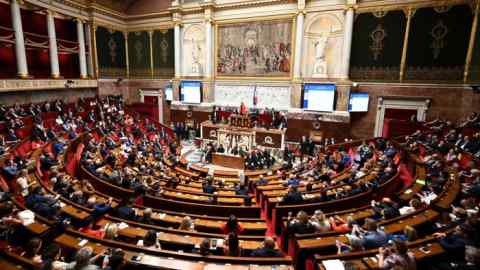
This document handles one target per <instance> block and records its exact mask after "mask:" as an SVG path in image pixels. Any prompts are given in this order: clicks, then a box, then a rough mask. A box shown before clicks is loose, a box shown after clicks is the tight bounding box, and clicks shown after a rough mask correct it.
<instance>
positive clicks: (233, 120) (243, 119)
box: [228, 114, 251, 128]
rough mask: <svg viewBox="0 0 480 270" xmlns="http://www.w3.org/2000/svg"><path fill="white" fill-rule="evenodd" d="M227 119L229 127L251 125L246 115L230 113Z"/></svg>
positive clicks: (246, 126) (247, 126)
mask: <svg viewBox="0 0 480 270" xmlns="http://www.w3.org/2000/svg"><path fill="white" fill-rule="evenodd" d="M228 119H229V123H230V126H231V127H240V128H249V127H250V126H251V123H250V117H248V115H243V114H232V115H230V116H229V118H228Z"/></svg>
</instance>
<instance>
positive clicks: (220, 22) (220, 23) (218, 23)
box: [213, 13, 297, 81]
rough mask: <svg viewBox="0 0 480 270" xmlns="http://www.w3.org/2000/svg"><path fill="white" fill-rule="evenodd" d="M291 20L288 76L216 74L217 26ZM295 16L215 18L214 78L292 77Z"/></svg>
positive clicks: (264, 78) (270, 79) (262, 78)
mask: <svg viewBox="0 0 480 270" xmlns="http://www.w3.org/2000/svg"><path fill="white" fill-rule="evenodd" d="M252 19H253V20H252ZM287 19H290V20H292V30H291V44H292V48H291V51H292V53H291V55H290V72H289V74H288V76H228V75H227V76H225V75H218V72H217V64H218V53H217V51H218V27H219V26H224V25H232V24H236V23H248V22H254V21H280V20H287ZM296 22H297V20H296V16H295V15H294V13H292V14H290V15H281V16H269V17H268V16H267V17H254V18H247V19H238V20H216V23H215V41H214V45H213V53H214V56H213V57H214V66H213V68H214V75H213V78H214V80H217V79H218V80H258V79H261V80H265V81H274V80H282V81H289V80H292V78H293V61H294V60H295V32H296Z"/></svg>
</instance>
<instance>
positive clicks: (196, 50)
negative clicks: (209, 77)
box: [191, 38, 202, 74]
mask: <svg viewBox="0 0 480 270" xmlns="http://www.w3.org/2000/svg"><path fill="white" fill-rule="evenodd" d="M200 55H202V48H201V47H200V44H198V41H197V40H195V39H193V38H192V66H191V72H192V73H193V74H200V73H202V64H200Z"/></svg>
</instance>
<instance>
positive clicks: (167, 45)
mask: <svg viewBox="0 0 480 270" xmlns="http://www.w3.org/2000/svg"><path fill="white" fill-rule="evenodd" d="M173 42H174V40H173V29H168V30H155V32H153V73H154V76H155V77H172V76H173V75H174V73H175V69H174V66H175V55H174V43H173Z"/></svg>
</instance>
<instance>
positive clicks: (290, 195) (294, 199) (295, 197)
mask: <svg viewBox="0 0 480 270" xmlns="http://www.w3.org/2000/svg"><path fill="white" fill-rule="evenodd" d="M302 202H303V197H302V193H301V192H300V191H298V189H297V187H296V186H289V187H288V190H287V194H285V197H283V199H282V203H284V204H297V203H302Z"/></svg>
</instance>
